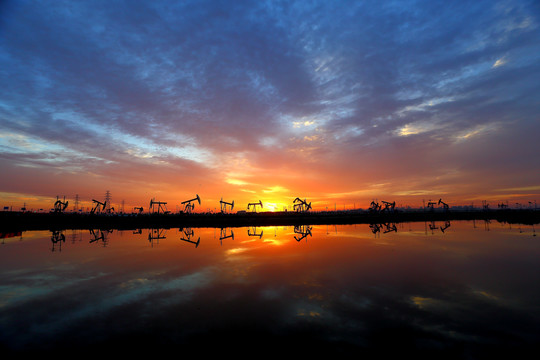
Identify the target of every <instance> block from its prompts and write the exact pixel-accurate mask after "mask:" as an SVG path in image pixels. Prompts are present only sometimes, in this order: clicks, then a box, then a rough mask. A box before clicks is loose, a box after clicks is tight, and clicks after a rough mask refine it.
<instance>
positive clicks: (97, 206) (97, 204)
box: [90, 199, 107, 214]
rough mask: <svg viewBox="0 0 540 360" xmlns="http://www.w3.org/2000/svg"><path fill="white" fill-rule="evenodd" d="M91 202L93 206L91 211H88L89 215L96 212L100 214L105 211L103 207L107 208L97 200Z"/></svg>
mask: <svg viewBox="0 0 540 360" xmlns="http://www.w3.org/2000/svg"><path fill="white" fill-rule="evenodd" d="M92 202H93V203H94V204H95V205H94V207H93V208H92V210H91V211H90V213H91V214H94V213H95V212H96V211H97V212H102V211H104V210H105V207H106V206H107V202H106V201H105V202H101V201H99V200H95V199H92Z"/></svg>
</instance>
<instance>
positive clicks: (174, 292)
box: [0, 221, 540, 357]
mask: <svg viewBox="0 0 540 360" xmlns="http://www.w3.org/2000/svg"><path fill="white" fill-rule="evenodd" d="M59 233H60V235H63V236H60V235H59ZM59 233H54V232H51V231H35V232H23V233H22V236H21V237H12V238H7V239H3V244H2V245H1V247H0V260H1V262H0V266H1V269H2V280H1V281H0V328H1V332H2V337H1V339H2V340H1V346H2V348H3V349H4V350H5V351H23V350H36V351H38V350H40V351H44V350H48V349H49V350H55V351H60V350H68V349H86V350H87V351H91V350H95V351H96V352H98V351H100V349H102V347H103V346H112V347H118V348H122V349H124V351H125V350H126V349H132V350H134V351H135V352H137V353H138V352H140V351H144V350H152V351H155V350H156V347H159V348H160V349H166V348H171V347H177V346H180V347H181V348H183V349H188V348H189V349H191V348H197V349H198V351H205V350H209V348H208V346H203V345H204V344H208V343H212V344H213V346H228V347H230V346H233V345H232V344H234V343H235V342H238V341H241V342H245V343H249V344H251V345H253V346H255V345H257V346H264V347H265V349H267V350H268V351H270V352H271V351H276V352H279V351H281V350H283V349H284V348H287V349H288V351H289V353H298V354H305V353H306V352H311V351H313V352H322V351H326V350H328V351H333V352H335V351H337V352H338V353H358V354H364V353H366V352H369V351H376V352H377V353H378V354H385V353H390V352H393V351H394V350H397V349H400V351H402V352H403V353H411V352H414V353H415V354H418V355H433V354H437V355H440V354H442V353H444V354H445V355H444V356H447V355H448V356H453V357H456V356H457V357H464V356H466V355H470V356H473V357H476V356H479V355H487V354H493V353H497V352H498V353H501V352H502V351H506V350H508V351H510V350H511V351H514V352H515V351H518V350H519V351H521V350H523V349H536V350H537V347H536V346H537V345H536V340H537V339H538V335H540V309H539V305H538V304H540V291H539V290H538V287H537V284H538V282H539V280H540V263H539V262H538V258H539V255H540V245H539V244H538V238H537V237H536V236H535V235H536V233H535V229H534V227H532V226H530V225H509V224H499V223H493V224H487V223H479V222H465V221H463V222H459V221H456V222H452V223H451V224H450V223H444V222H437V223H423V222H418V223H402V224H378V226H374V224H372V225H371V226H370V225H368V224H358V225H338V226H334V225H317V226H307V225H306V226H298V227H292V226H287V227H283V226H280V227H256V228H254V227H250V228H246V227H243V228H226V229H219V228H216V229H214V228H192V229H178V228H176V229H140V230H137V229H136V230H108V231H105V230H94V231H89V230H64V231H61V232H59ZM389 344H391V345H392V346H389ZM201 346H202V347H201ZM265 351H266V350H265Z"/></svg>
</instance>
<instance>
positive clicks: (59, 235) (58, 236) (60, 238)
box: [51, 230, 66, 251]
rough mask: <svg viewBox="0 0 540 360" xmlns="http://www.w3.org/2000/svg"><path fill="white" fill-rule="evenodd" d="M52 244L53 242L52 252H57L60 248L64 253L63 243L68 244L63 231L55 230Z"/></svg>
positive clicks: (52, 235)
mask: <svg viewBox="0 0 540 360" xmlns="http://www.w3.org/2000/svg"><path fill="white" fill-rule="evenodd" d="M51 242H52V248H51V251H56V249H57V247H58V251H62V243H63V242H66V236H65V235H64V233H63V232H62V231H59V230H53V231H52V234H51Z"/></svg>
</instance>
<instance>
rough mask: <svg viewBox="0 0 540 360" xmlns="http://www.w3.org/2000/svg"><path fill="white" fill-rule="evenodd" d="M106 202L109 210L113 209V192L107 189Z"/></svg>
mask: <svg viewBox="0 0 540 360" xmlns="http://www.w3.org/2000/svg"><path fill="white" fill-rule="evenodd" d="M105 203H106V204H107V212H109V210H110V209H111V192H110V191H109V190H107V191H105Z"/></svg>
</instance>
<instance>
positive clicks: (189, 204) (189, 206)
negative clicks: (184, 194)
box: [181, 195, 201, 213]
mask: <svg viewBox="0 0 540 360" xmlns="http://www.w3.org/2000/svg"><path fill="white" fill-rule="evenodd" d="M195 200H197V201H198V202H199V205H201V198H200V197H199V195H196V197H195V198H193V199H190V200H186V201H182V203H181V204H182V205H184V212H186V213H191V212H192V211H193V209H194V208H195V204H192V202H193V201H195Z"/></svg>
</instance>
